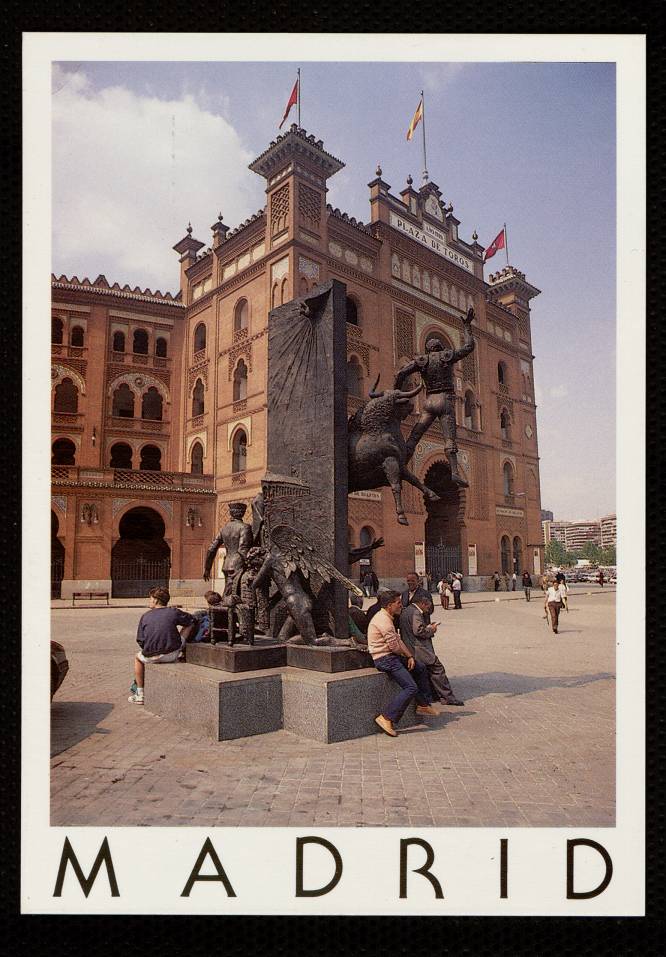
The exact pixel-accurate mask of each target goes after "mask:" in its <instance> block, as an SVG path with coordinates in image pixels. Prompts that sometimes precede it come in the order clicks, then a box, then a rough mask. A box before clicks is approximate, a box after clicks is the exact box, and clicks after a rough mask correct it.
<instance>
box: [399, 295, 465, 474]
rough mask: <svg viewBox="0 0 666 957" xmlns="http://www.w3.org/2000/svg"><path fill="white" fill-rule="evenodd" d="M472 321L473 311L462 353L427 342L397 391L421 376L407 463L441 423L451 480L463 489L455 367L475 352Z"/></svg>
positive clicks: (404, 371) (404, 369)
mask: <svg viewBox="0 0 666 957" xmlns="http://www.w3.org/2000/svg"><path fill="white" fill-rule="evenodd" d="M473 320H474V309H473V308H470V309H468V310H467V315H466V316H465V318H464V319H463V330H464V343H463V345H462V347H461V348H460V349H445V348H444V346H443V345H442V343H441V342H440V341H439V339H428V341H427V342H426V354H425V355H423V356H416V357H415V358H414V359H412V360H411V362H408V363H407V364H406V365H404V366H403V367H402V369H400V371H399V372H398V374H397V375H396V377H395V388H396V389H400V388H401V387H402V386H403V385H404V383H405V381H406V380H407V379H408V378H409V377H410V376H411V375H412V374H413V373H415V372H418V373H419V375H420V376H421V379H422V380H423V385H424V386H425V392H426V398H425V402H424V403H423V409H422V411H421V415H420V416H419V418H418V421H417V423H416V425H415V426H414V428H413V429H412V431H411V433H410V436H409V438H408V439H407V455H408V459H409V458H411V456H412V455H413V454H414V449H415V448H416V446H417V445H418V442H419V440H420V438H421V436H422V435H423V434H424V432H425V431H426V430H427V429H429V428H430V426H431V425H432V424H433V422H434V421H435V419H439V422H440V425H441V427H442V432H443V433H444V438H445V439H446V440H447V444H448V457H449V464H450V466H451V479H452V481H453V482H454V483H455V484H456V485H461V486H467V485H468V484H469V483H468V482H467V480H466V479H464V478H463V477H462V475H461V474H460V471H459V469H458V446H457V444H456V416H455V408H454V402H455V386H454V383H453V365H454V363H455V362H458V361H459V360H460V359H463V358H464V357H465V356H467V355H469V354H470V352H472V351H473V350H474V345H475V343H474V337H473V336H472V322H473Z"/></svg>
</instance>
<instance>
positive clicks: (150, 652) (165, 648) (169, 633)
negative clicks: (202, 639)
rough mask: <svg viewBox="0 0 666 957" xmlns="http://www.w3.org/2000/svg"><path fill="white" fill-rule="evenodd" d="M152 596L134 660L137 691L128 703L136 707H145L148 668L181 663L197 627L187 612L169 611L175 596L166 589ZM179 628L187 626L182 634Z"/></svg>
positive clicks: (152, 592) (152, 589) (140, 628)
mask: <svg viewBox="0 0 666 957" xmlns="http://www.w3.org/2000/svg"><path fill="white" fill-rule="evenodd" d="M148 595H149V598H150V608H149V610H148V611H147V612H145V613H144V614H143V615H142V616H141V620H140V621H139V627H138V629H137V633H136V640H137V643H138V645H139V647H140V649H141V650H140V651H138V652H137V654H136V658H135V659H134V680H135V681H136V691H135V692H133V694H131V695H130V696H129V698H128V699H127V700H128V701H129V702H131V703H132V704H143V680H144V676H145V672H146V668H145V666H146V665H148V664H168V663H169V662H172V661H178V656H179V655H180V652H181V649H182V647H183V645H184V644H185V642H186V640H187V639H188V638H189V636H190V635H191V634H192V630H193V628H194V626H195V624H196V622H195V620H194V618H193V616H192V615H189V614H188V613H187V612H186V611H182V610H181V609H180V608H167V605H168V604H169V601H170V600H171V595H170V594H169V592H168V591H167V589H166V588H163V587H162V586H158V587H157V588H151V589H150V591H149V592H148ZM178 625H181V626H184V627H183V628H182V631H180V632H179V631H178Z"/></svg>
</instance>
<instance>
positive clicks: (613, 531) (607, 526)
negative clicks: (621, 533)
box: [599, 514, 617, 548]
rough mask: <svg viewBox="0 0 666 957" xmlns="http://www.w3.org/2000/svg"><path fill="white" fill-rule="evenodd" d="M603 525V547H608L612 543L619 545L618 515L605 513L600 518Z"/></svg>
mask: <svg viewBox="0 0 666 957" xmlns="http://www.w3.org/2000/svg"><path fill="white" fill-rule="evenodd" d="M599 524H600V526H601V547H602V548H608V547H609V546H610V545H617V516H616V515H615V514H613V515H604V517H603V518H602V519H600V521H599Z"/></svg>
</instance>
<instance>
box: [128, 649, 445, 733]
mask: <svg viewBox="0 0 666 957" xmlns="http://www.w3.org/2000/svg"><path fill="white" fill-rule="evenodd" d="M397 691H398V687H397V685H396V684H395V682H393V681H391V680H390V679H389V678H388V677H387V676H386V675H385V674H383V673H382V672H380V671H377V670H376V669H375V668H361V669H359V670H357V671H345V672H341V673H338V674H329V673H326V672H321V671H307V670H303V669H300V668H289V667H287V668H279V669H269V670H266V671H256V672H244V673H242V674H240V673H237V674H233V673H231V672H226V671H219V670H217V669H214V668H201V667H198V666H196V665H192V664H173V665H160V666H159V668H147V669H146V684H145V707H146V709H147V710H148V711H151V712H153V713H154V714H157V715H160V716H161V717H163V718H167V719H169V720H171V721H177V722H178V723H179V724H183V725H185V726H186V727H190V728H192V729H193V730H195V731H199V732H200V733H201V734H202V735H204V736H206V737H209V738H213V740H215V741H232V740H234V739H236V738H244V737H248V736H250V735H254V734H265V733H267V732H269V731H279V730H280V729H284V730H285V731H291V732H293V733H294V734H298V735H301V736H302V737H304V738H310V739H313V740H315V741H321V742H323V743H325V744H330V743H333V742H335V741H348V740H350V739H351V738H361V737H364V736H365V735H369V734H375V733H377V734H381V732H380V731H379V729H378V727H377V725H376V724H375V722H374V718H375V716H376V715H377V714H379V713H380V712H381V711H383V710H384V708H386V706H387V704H388V702H389V701H390V700H391V698H393V697H394V696H395V695H396V693H397ZM427 720H428V721H429V722H437V721H441V720H442V719H441V718H440V719H438V718H428V719H427ZM414 723H415V712H414V705H413V704H411V705H410V706H409V708H408V709H407V711H406V713H405V716H404V717H403V719H402V721H401V722H400V724H399V725H398V728H400V727H405V726H408V725H410V724H414Z"/></svg>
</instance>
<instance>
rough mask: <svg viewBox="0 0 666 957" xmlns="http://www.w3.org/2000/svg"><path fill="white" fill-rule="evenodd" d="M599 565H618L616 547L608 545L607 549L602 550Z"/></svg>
mask: <svg viewBox="0 0 666 957" xmlns="http://www.w3.org/2000/svg"><path fill="white" fill-rule="evenodd" d="M599 563H600V564H601V565H617V554H616V550H615V545H608V546H607V547H606V548H602V549H601V551H600V554H599Z"/></svg>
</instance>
